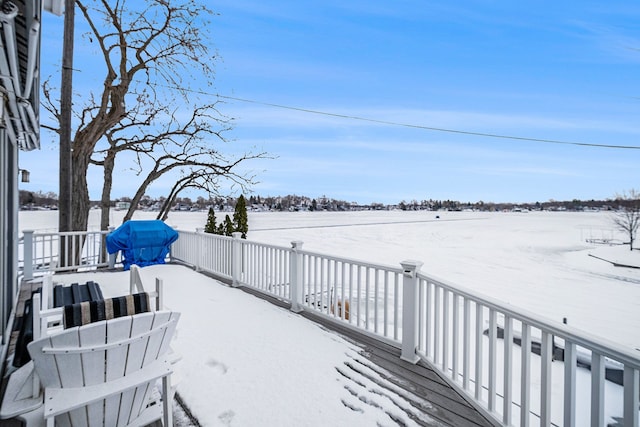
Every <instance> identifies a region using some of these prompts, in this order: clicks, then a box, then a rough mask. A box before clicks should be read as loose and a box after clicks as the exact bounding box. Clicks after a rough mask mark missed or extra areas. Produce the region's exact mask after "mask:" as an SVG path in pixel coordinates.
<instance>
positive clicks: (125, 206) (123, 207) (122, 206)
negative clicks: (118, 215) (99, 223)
mask: <svg viewBox="0 0 640 427" xmlns="http://www.w3.org/2000/svg"><path fill="white" fill-rule="evenodd" d="M130 207H131V202H116V210H117V211H124V210H128V209H129V208H130Z"/></svg>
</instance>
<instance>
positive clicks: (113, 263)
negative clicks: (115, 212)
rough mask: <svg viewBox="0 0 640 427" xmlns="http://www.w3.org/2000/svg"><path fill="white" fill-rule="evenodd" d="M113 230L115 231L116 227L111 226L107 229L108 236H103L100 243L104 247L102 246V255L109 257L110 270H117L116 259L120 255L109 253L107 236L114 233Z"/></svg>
mask: <svg viewBox="0 0 640 427" xmlns="http://www.w3.org/2000/svg"><path fill="white" fill-rule="evenodd" d="M113 230H115V227H114V226H112V225H110V226H109V227H107V231H108V233H107V234H103V235H102V237H101V239H100V243H101V244H102V245H104V246H102V253H104V254H107V257H108V260H107V262H108V264H109V268H115V266H116V258H117V257H118V253H117V252H116V253H115V254H110V253H109V252H107V236H108V235H109V234H110V233H111V232H113Z"/></svg>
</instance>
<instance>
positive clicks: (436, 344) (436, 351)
mask: <svg viewBox="0 0 640 427" xmlns="http://www.w3.org/2000/svg"><path fill="white" fill-rule="evenodd" d="M440 289H441V288H440V286H438V285H435V287H434V290H433V304H434V309H433V315H434V319H433V325H434V330H433V362H434V363H435V364H436V365H439V364H440V363H441V359H440V357H441V352H440V335H441V332H440V325H441V324H442V319H441V318H440Z"/></svg>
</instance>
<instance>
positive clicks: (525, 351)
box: [520, 322, 531, 427]
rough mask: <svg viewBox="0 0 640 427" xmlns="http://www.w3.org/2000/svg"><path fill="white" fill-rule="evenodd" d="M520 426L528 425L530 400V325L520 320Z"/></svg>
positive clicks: (525, 426)
mask: <svg viewBox="0 0 640 427" xmlns="http://www.w3.org/2000/svg"><path fill="white" fill-rule="evenodd" d="M520 351H521V352H522V354H521V356H522V358H521V362H520V369H521V371H520V427H529V412H530V402H531V393H530V390H531V326H529V325H527V324H526V323H524V322H522V337H521V342H520Z"/></svg>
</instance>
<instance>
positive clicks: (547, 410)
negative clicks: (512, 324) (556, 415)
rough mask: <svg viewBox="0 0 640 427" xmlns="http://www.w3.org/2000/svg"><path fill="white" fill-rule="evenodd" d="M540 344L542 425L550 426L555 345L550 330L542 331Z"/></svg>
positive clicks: (542, 426)
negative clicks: (552, 342) (552, 363)
mask: <svg viewBox="0 0 640 427" xmlns="http://www.w3.org/2000/svg"><path fill="white" fill-rule="evenodd" d="M540 344H541V346H540V358H541V362H542V366H541V369H540V426H541V427H549V426H550V425H551V362H552V361H553V360H552V358H553V354H552V351H553V346H552V344H551V334H550V333H549V332H547V331H542V338H541V343H540Z"/></svg>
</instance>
